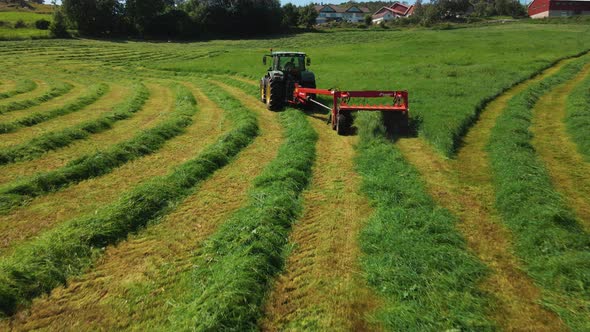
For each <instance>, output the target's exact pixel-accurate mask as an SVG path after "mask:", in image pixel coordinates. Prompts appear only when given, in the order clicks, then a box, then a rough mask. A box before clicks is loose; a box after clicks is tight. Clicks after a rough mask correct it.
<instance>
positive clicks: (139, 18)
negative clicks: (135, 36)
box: [125, 0, 175, 34]
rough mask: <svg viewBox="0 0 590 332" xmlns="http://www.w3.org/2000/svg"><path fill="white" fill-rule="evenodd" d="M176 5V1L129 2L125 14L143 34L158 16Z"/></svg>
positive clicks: (136, 0) (142, 0)
mask: <svg viewBox="0 0 590 332" xmlns="http://www.w3.org/2000/svg"><path fill="white" fill-rule="evenodd" d="M174 4H175V3H174V0H127V1H126V2H125V13H126V15H127V18H128V19H129V20H130V22H131V24H132V25H133V27H134V28H135V29H136V30H137V31H138V32H139V33H140V34H143V33H145V30H146V28H147V27H148V25H149V24H150V23H151V22H152V21H153V20H154V19H156V17H157V16H158V15H161V14H163V13H164V12H165V11H166V9H168V8H173V7H174Z"/></svg>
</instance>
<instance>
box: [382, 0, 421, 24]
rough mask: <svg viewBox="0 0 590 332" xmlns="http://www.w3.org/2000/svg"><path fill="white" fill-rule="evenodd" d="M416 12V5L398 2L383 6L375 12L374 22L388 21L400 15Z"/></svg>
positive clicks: (404, 15) (406, 15) (405, 15)
mask: <svg viewBox="0 0 590 332" xmlns="http://www.w3.org/2000/svg"><path fill="white" fill-rule="evenodd" d="M412 13H414V5H406V4H403V3H399V2H396V3H394V4H393V5H391V6H387V7H381V9H379V10H378V11H376V12H375V14H373V24H379V23H381V22H387V21H391V20H394V19H397V18H399V17H408V16H411V15H412Z"/></svg>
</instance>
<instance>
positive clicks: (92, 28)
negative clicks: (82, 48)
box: [62, 0, 123, 35]
mask: <svg viewBox="0 0 590 332" xmlns="http://www.w3.org/2000/svg"><path fill="white" fill-rule="evenodd" d="M62 8H63V10H64V14H65V16H66V17H67V19H68V20H69V21H70V22H72V23H73V24H75V25H76V27H77V28H78V30H79V31H80V32H81V33H82V34H88V35H109V34H111V33H112V32H113V31H114V30H116V29H117V28H118V27H119V26H120V20H121V17H122V9H123V8H122V5H121V3H119V1H118V0H63V1H62Z"/></svg>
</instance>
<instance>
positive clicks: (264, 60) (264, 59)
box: [262, 55, 266, 66]
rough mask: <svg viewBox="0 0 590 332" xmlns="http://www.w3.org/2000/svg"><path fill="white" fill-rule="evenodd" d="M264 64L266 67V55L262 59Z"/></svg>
mask: <svg viewBox="0 0 590 332" xmlns="http://www.w3.org/2000/svg"><path fill="white" fill-rule="evenodd" d="M262 64H263V65H265V66H266V55H265V56H263V57H262Z"/></svg>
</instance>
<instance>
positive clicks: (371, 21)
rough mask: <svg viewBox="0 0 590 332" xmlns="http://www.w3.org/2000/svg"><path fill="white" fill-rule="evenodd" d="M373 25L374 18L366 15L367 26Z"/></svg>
mask: <svg viewBox="0 0 590 332" xmlns="http://www.w3.org/2000/svg"><path fill="white" fill-rule="evenodd" d="M371 24H373V16H371V15H370V14H367V15H365V25H366V26H368V27H369V26H371Z"/></svg>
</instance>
